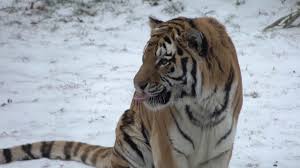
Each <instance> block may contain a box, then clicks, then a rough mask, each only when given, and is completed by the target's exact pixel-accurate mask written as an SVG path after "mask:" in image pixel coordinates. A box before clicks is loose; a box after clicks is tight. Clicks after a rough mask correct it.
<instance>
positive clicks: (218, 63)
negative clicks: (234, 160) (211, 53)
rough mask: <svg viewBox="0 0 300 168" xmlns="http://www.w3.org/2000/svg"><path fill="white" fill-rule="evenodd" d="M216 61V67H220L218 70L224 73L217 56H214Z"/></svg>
mask: <svg viewBox="0 0 300 168" xmlns="http://www.w3.org/2000/svg"><path fill="white" fill-rule="evenodd" d="M216 63H217V65H218V68H219V69H220V71H221V72H223V73H224V70H223V68H222V66H221V64H220V60H219V59H217V58H216Z"/></svg>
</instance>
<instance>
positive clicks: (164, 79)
mask: <svg viewBox="0 0 300 168" xmlns="http://www.w3.org/2000/svg"><path fill="white" fill-rule="evenodd" d="M160 79H161V80H162V81H164V82H167V83H168V84H169V86H170V87H171V86H173V85H172V83H171V82H170V81H169V80H168V79H167V78H165V77H161V78H160Z"/></svg>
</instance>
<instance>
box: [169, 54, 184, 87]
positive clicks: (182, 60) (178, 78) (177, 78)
mask: <svg viewBox="0 0 300 168" xmlns="http://www.w3.org/2000/svg"><path fill="white" fill-rule="evenodd" d="M187 61H188V58H187V57H185V58H182V59H181V68H182V75H181V76H179V77H171V76H170V75H167V76H168V78H171V79H173V80H176V81H180V80H184V81H183V84H186V82H187V79H186V72H187V68H186V65H187Z"/></svg>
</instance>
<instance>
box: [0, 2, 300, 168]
mask: <svg viewBox="0 0 300 168" xmlns="http://www.w3.org/2000/svg"><path fill="white" fill-rule="evenodd" d="M30 2H31V1H29V0H23V1H17V0H6V1H1V2H0V8H1V9H0V105H1V104H2V105H1V106H0V114H1V117H0V147H1V148H4V147H10V146H13V145H18V144H23V143H28V142H35V141H41V140H76V141H83V142H88V143H92V144H99V145H105V146H111V145H113V143H114V138H115V137H114V129H115V127H116V123H117V121H118V119H119V117H120V116H121V114H122V113H123V111H125V110H126V109H127V108H128V107H129V105H130V101H131V97H132V93H133V91H134V89H133V84H132V79H133V77H134V74H135V73H136V72H137V70H138V68H139V66H140V65H141V60H142V59H141V57H142V52H143V48H144V45H145V43H146V41H147V40H148V38H149V28H148V25H147V17H148V16H150V15H152V16H156V17H158V18H161V19H163V20H166V19H170V18H173V17H176V16H187V17H197V16H204V15H207V16H212V17H216V18H217V19H218V20H220V21H221V22H222V23H224V24H225V26H226V27H227V30H228V32H229V34H230V36H231V37H232V39H233V41H234V43H235V45H236V48H237V52H238V56H239V62H240V66H241V70H242V77H243V84H244V105H243V109H242V112H241V114H240V119H239V124H238V132H237V135H236V141H235V147H234V153H233V157H232V160H231V167H232V168H241V167H248V168H270V167H280V168H298V167H299V165H300V101H299V100H300V66H299V63H300V57H299V55H300V29H299V28H292V29H286V30H282V29H275V30H273V31H268V32H263V31H262V29H263V28H264V27H265V26H267V25H268V24H270V23H272V22H273V21H275V20H276V19H278V18H280V17H281V16H284V15H286V14H288V13H289V12H290V11H291V10H292V9H296V2H297V1H296V0H281V1H279V0H277V1H275V0H264V1H258V0H245V1H244V2H245V3H244V4H243V3H242V4H241V5H235V2H236V1H234V0H231V1H222V0H210V1H204V0H185V1H175V2H174V1H173V2H169V1H158V5H157V6H151V5H149V4H148V3H147V2H148V1H146V0H145V3H142V1H141V0H134V1H130V2H127V1H122V0H114V1H111V2H110V1H103V3H97V4H96V5H95V4H94V5H92V6H91V8H92V10H96V11H98V12H97V14H96V16H89V15H88V14H86V13H81V14H76V11H78V8H79V7H78V5H76V3H74V4H64V5H63V6H54V7H48V6H46V7H47V9H46V11H43V10H42V11H41V10H38V9H29V7H30ZM113 2H115V3H113ZM180 2H182V3H180ZM174 4H175V5H174ZM172 6H173V7H174V6H175V9H176V10H175V12H174V8H172ZM12 7H14V8H12ZM181 7H183V9H182V8H181ZM298 7H299V6H298ZM26 9H27V10H26ZM176 11H177V12H176ZM168 12H169V13H168ZM74 13H75V14H74ZM0 167H3V168H17V167H23V168H27V167H28V168H29V167H30V168H38V167H45V168H46V167H47V168H58V167H65V168H71V167H88V166H84V165H82V164H80V163H75V162H66V161H50V160H46V159H41V160H35V161H25V162H16V163H12V164H8V165H1V166H0Z"/></svg>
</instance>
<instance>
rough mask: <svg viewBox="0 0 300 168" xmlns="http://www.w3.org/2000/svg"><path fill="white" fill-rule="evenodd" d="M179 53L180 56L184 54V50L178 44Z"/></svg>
mask: <svg viewBox="0 0 300 168" xmlns="http://www.w3.org/2000/svg"><path fill="white" fill-rule="evenodd" d="M177 53H178V55H179V56H182V55H183V51H182V49H181V48H180V47H178V46H177Z"/></svg>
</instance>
